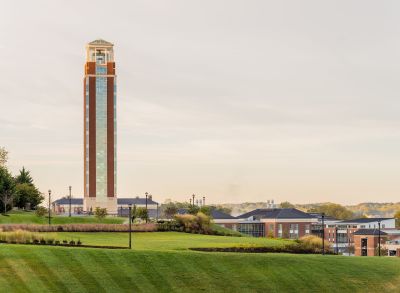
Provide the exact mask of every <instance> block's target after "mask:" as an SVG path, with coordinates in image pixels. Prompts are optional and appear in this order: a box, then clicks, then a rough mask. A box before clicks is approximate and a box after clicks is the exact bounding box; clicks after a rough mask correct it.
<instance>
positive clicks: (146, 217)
mask: <svg viewBox="0 0 400 293" xmlns="http://www.w3.org/2000/svg"><path fill="white" fill-rule="evenodd" d="M145 195H146V213H147V217H146V223H147V218H148V217H149V212H148V211H147V197H148V196H149V194H148V193H147V192H146V193H145Z"/></svg>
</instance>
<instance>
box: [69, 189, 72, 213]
mask: <svg viewBox="0 0 400 293" xmlns="http://www.w3.org/2000/svg"><path fill="white" fill-rule="evenodd" d="M71 190H72V186H70V187H69V216H70V217H71Z"/></svg>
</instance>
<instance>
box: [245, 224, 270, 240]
mask: <svg viewBox="0 0 400 293" xmlns="http://www.w3.org/2000/svg"><path fill="white" fill-rule="evenodd" d="M238 232H240V233H243V234H246V235H249V236H253V237H265V224H264V223H241V224H238Z"/></svg>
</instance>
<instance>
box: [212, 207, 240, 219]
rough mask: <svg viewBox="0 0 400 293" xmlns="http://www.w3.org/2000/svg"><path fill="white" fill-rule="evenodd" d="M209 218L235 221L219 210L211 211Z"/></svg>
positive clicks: (232, 217)
mask: <svg viewBox="0 0 400 293" xmlns="http://www.w3.org/2000/svg"><path fill="white" fill-rule="evenodd" d="M211 217H212V218H213V219H236V217H234V216H231V215H229V214H227V213H224V212H221V211H220V210H215V209H213V210H211Z"/></svg>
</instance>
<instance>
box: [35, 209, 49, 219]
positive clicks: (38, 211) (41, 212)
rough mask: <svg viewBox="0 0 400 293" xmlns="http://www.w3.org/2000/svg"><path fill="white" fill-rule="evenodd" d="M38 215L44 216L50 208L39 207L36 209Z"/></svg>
mask: <svg viewBox="0 0 400 293" xmlns="http://www.w3.org/2000/svg"><path fill="white" fill-rule="evenodd" d="M35 214H36V216H38V217H44V216H45V215H47V214H48V210H47V209H46V208H45V207H37V208H36V211H35Z"/></svg>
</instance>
